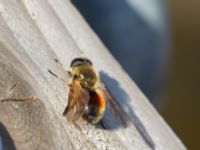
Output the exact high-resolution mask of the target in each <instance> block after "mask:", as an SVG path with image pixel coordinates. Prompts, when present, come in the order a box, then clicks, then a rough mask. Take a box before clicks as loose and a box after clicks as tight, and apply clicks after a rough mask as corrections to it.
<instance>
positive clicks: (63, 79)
mask: <svg viewBox="0 0 200 150" xmlns="http://www.w3.org/2000/svg"><path fill="white" fill-rule="evenodd" d="M48 72H49V73H50V74H51V75H53V76H54V77H56V78H58V79H60V80H62V81H63V82H65V80H64V79H63V78H61V77H59V76H58V75H56V74H55V73H53V72H52V71H51V70H49V69H48Z"/></svg>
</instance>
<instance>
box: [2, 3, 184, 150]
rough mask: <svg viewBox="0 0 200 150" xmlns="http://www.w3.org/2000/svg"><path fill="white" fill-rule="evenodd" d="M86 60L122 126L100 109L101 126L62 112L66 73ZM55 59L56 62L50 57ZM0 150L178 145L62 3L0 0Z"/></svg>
mask: <svg viewBox="0 0 200 150" xmlns="http://www.w3.org/2000/svg"><path fill="white" fill-rule="evenodd" d="M79 56H84V57H88V58H89V59H91V60H92V62H93V63H94V66H95V67H96V68H97V70H98V71H99V72H100V75H101V78H102V80H103V82H104V83H105V84H106V86H107V87H108V89H109V91H110V92H111V94H112V95H113V97H114V98H115V100H116V101H117V102H118V103H119V104H120V105H121V107H123V109H124V111H125V112H126V114H127V116H128V117H129V118H130V121H129V125H128V127H127V128H126V129H124V128H123V127H122V126H121V125H120V123H119V122H118V121H117V120H116V119H115V117H114V116H113V115H112V113H111V111H110V110H109V109H107V111H106V114H105V121H106V124H107V126H108V127H109V129H106V130H105V129H102V128H100V127H98V126H94V125H91V124H88V123H87V122H86V121H83V120H80V121H78V124H79V126H80V127H81V130H79V129H77V128H76V127H74V126H73V125H70V124H68V122H67V120H66V118H65V117H63V115H62V113H63V111H64V109H65V107H66V105H67V93H68V91H69V88H68V87H67V86H66V84H64V83H63V82H62V81H61V80H59V79H57V78H55V77H54V76H52V75H51V74H50V73H49V72H48V70H49V69H50V70H51V71H53V72H54V73H56V74H57V75H59V76H61V77H62V78H64V79H65V80H66V83H67V82H68V78H67V76H66V70H67V69H68V68H69V64H70V62H71V60H72V59H74V58H75V57H79ZM55 59H56V60H59V62H60V63H58V62H56V61H55ZM31 97H33V98H34V100H33V101H25V102H13V101H8V102H4V103H0V149H1V147H2V146H3V148H4V149H20V150H27V149H42V150H43V149H52V150H55V149H67V150H72V149H81V150H83V149H87V150H88V149H91V150H93V149H99V150H103V149H109V150H111V149H120V150H121V149H130V150H132V149H138V150H139V149H141V150H144V149H147V150H148V149H156V150H172V149H173V150H184V149H186V148H185V147H184V145H183V144H182V143H181V142H180V140H179V139H178V138H177V137H176V135H175V134H174V133H173V131H172V130H171V129H170V128H169V127H168V125H167V124H166V123H165V121H164V120H163V119H162V118H161V117H160V115H159V114H158V113H157V112H156V111H155V109H154V108H153V107H152V106H151V104H150V103H149V102H148V100H147V98H146V97H145V96H144V95H143V94H142V92H141V91H140V90H139V89H138V87H137V86H136V85H135V84H134V83H133V81H132V80H131V79H130V78H129V76H128V75H127V74H126V73H125V72H124V70H123V69H122V68H121V67H120V65H119V64H118V63H117V62H116V61H115V60H114V59H113V57H112V56H111V55H110V53H109V52H108V51H107V50H106V48H105V47H104V46H103V44H102V43H101V42H100V40H99V39H98V37H97V36H96V35H95V34H94V33H93V31H92V30H91V29H90V28H89V27H88V25H87V24H86V23H85V21H84V20H83V18H82V17H81V15H80V14H79V13H78V12H77V10H76V9H75V8H74V6H73V5H72V4H71V2H70V1H68V0H48V1H45V0H0V99H26V98H31Z"/></svg>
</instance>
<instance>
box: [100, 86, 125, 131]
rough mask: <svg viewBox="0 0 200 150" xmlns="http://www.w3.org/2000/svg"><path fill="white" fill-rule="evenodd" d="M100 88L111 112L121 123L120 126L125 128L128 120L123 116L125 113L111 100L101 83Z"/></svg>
mask: <svg viewBox="0 0 200 150" xmlns="http://www.w3.org/2000/svg"><path fill="white" fill-rule="evenodd" d="M101 88H102V90H103V92H104V94H105V96H106V100H107V102H108V103H109V105H110V108H111V110H112V112H113V113H114V115H115V116H116V117H117V119H118V120H119V121H120V122H121V123H122V125H123V126H124V127H125V128H126V127H127V126H128V118H127V117H126V116H125V115H126V114H125V112H124V111H123V109H122V108H121V107H120V105H119V104H118V103H117V102H116V101H114V100H113V98H112V96H111V95H110V94H109V93H108V91H107V89H106V87H105V86H104V85H103V83H102V85H101Z"/></svg>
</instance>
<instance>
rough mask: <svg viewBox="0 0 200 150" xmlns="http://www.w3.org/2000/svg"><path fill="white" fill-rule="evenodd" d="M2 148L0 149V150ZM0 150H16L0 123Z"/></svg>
mask: <svg viewBox="0 0 200 150" xmlns="http://www.w3.org/2000/svg"><path fill="white" fill-rule="evenodd" d="M1 148H2V149H1ZM0 150H16V147H15V143H14V141H13V139H12V137H11V136H10V134H9V132H8V130H7V129H6V127H5V126H4V125H3V123H1V122H0Z"/></svg>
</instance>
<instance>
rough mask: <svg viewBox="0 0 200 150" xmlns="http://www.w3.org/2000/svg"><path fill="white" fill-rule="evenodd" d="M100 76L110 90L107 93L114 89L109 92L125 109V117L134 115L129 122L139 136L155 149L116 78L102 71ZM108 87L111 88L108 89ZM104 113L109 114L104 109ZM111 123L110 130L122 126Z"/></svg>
mask: <svg viewBox="0 0 200 150" xmlns="http://www.w3.org/2000/svg"><path fill="white" fill-rule="evenodd" d="M100 77H101V79H102V81H103V82H104V84H105V86H106V87H107V89H108V91H110V92H109V93H111V91H115V94H112V93H111V94H112V95H113V96H114V97H113V96H112V97H113V98H114V100H115V101H116V99H118V100H120V102H117V101H116V102H117V104H118V106H119V107H121V109H123V110H126V112H125V113H126V115H127V119H128V116H134V117H133V118H134V120H133V121H132V122H131V123H133V124H134V126H135V127H136V129H137V131H138V132H139V133H140V135H141V137H142V138H143V140H144V142H145V143H146V144H147V145H148V146H149V147H150V148H151V149H153V150H154V149H155V144H154V141H153V139H152V138H151V136H150V135H149V133H148V131H147V130H146V128H145V126H144V125H143V123H142V122H141V121H140V119H139V118H138V116H137V115H136V114H135V112H134V110H133V109H132V108H131V107H130V104H129V102H128V101H130V98H129V96H128V94H127V93H126V91H125V90H123V89H122V88H121V87H120V84H119V82H118V81H117V80H115V79H114V78H112V77H110V76H109V75H108V74H106V73H104V72H103V71H101V72H100ZM109 89H112V90H109ZM115 97H116V98H115ZM105 113H106V114H105V116H109V114H108V113H109V112H108V111H106V112H105ZM109 117H110V116H109ZM104 118H105V117H104ZM113 120H114V119H113ZM128 120H129V121H130V119H128ZM112 125H113V126H111V127H110V129H111V130H112V129H117V128H119V127H122V126H121V125H120V124H119V123H115V122H114V123H113V124H112Z"/></svg>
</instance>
